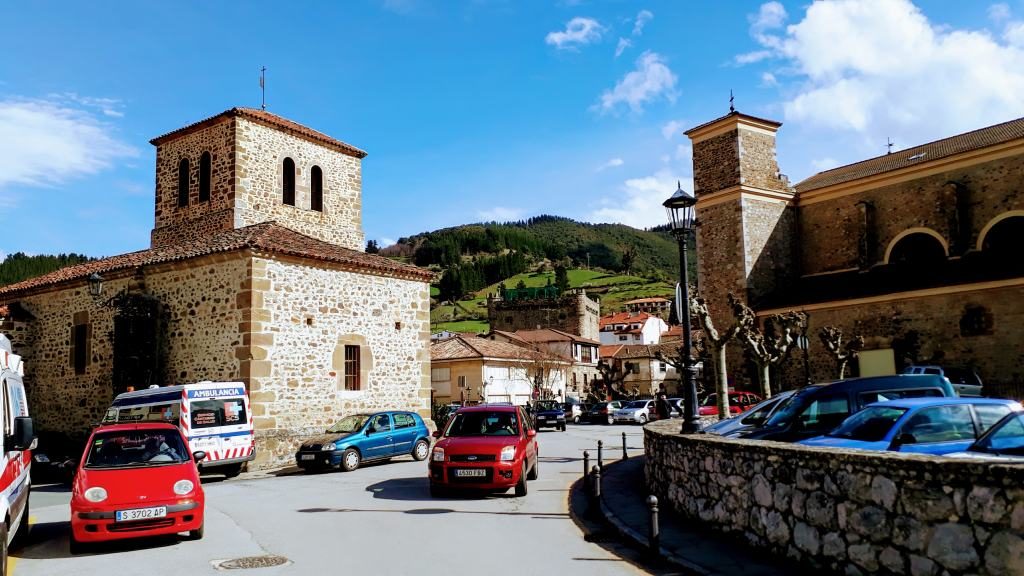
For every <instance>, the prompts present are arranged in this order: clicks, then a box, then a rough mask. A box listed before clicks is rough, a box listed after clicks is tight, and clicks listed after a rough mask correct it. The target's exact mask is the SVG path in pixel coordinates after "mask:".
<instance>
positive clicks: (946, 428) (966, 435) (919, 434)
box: [900, 404, 975, 444]
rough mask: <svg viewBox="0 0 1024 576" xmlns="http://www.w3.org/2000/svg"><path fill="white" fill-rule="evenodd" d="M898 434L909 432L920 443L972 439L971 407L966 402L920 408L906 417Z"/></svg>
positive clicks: (973, 436)
mask: <svg viewBox="0 0 1024 576" xmlns="http://www.w3.org/2000/svg"><path fill="white" fill-rule="evenodd" d="M900 434H909V435H911V436H913V437H914V441H915V442H917V443H921V444H926V443H932V442H955V441H958V440H973V439H974V438H975V435H974V424H973V423H972V421H971V409H970V407H969V406H967V405H966V404H955V405H950V406H933V407H931V408H922V409H921V410H920V411H919V412H918V413H916V414H914V415H913V416H911V417H910V418H909V419H907V422H906V424H904V425H903V427H902V428H901V429H900Z"/></svg>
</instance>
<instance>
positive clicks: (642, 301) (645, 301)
mask: <svg viewBox="0 0 1024 576" xmlns="http://www.w3.org/2000/svg"><path fill="white" fill-rule="evenodd" d="M665 302H671V300H669V299H668V298H637V299H636V300H628V301H626V302H623V304H664V303H665Z"/></svg>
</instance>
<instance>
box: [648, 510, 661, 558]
mask: <svg viewBox="0 0 1024 576" xmlns="http://www.w3.org/2000/svg"><path fill="white" fill-rule="evenodd" d="M647 507H648V508H650V509H651V523H650V525H649V526H648V532H647V545H648V546H649V547H650V552H651V556H653V557H655V558H657V557H658V556H660V555H661V542H660V541H661V530H660V529H659V528H658V497H657V496H655V495H654V494H651V495H650V496H648V497H647Z"/></svg>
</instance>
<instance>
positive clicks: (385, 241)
mask: <svg viewBox="0 0 1024 576" xmlns="http://www.w3.org/2000/svg"><path fill="white" fill-rule="evenodd" d="M377 245H378V246H380V247H381V248H387V247H388V246H394V245H395V239H394V238H388V237H383V238H381V239H380V240H378V241H377Z"/></svg>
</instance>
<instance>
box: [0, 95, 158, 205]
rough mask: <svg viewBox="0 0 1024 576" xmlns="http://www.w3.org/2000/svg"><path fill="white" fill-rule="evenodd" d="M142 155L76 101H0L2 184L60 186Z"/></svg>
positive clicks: (0, 170)
mask: <svg viewBox="0 0 1024 576" xmlns="http://www.w3.org/2000/svg"><path fill="white" fill-rule="evenodd" d="M94 107H95V106H94ZM102 113H103V112H102V109H101V114H102ZM107 116H109V114H107ZM138 153H139V152H138V150H136V149H135V148H132V147H131V146H128V145H127V144H124V143H122V142H121V141H119V140H118V139H117V138H116V137H115V136H114V135H113V129H112V127H111V126H110V125H109V124H107V123H105V122H103V121H102V120H100V119H99V118H98V117H97V116H96V115H95V113H94V112H92V111H90V110H87V109H85V108H83V107H82V106H75V103H74V102H68V101H66V100H65V101H62V100H59V99H56V98H49V99H34V100H30V99H8V100H0V188H2V187H3V186H5V185H10V184H23V185H30V186H45V185H53V184H59V183H62V182H65V181H67V180H70V179H72V178H76V177H80V176H86V175H89V174H95V173H97V172H100V171H101V170H104V169H106V168H109V167H110V166H111V165H112V163H113V162H114V161H115V160H117V159H119V158H125V157H134V156H137V155H138Z"/></svg>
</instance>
